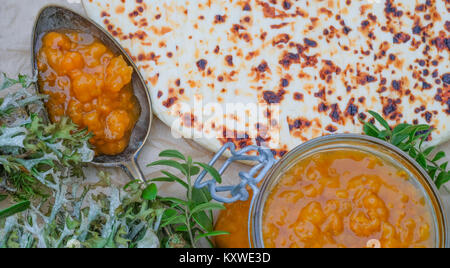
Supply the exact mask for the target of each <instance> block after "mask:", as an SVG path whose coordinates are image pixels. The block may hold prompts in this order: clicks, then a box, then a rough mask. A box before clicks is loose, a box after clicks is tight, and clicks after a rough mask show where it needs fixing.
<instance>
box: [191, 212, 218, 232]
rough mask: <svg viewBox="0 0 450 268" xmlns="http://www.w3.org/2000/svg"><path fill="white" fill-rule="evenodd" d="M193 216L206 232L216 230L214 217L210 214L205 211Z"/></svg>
mask: <svg viewBox="0 0 450 268" xmlns="http://www.w3.org/2000/svg"><path fill="white" fill-rule="evenodd" d="M192 218H193V219H194V221H195V222H196V223H197V224H198V226H199V227H201V228H202V229H203V230H204V231H205V232H211V231H213V230H214V225H213V218H212V217H210V216H208V214H206V213H205V212H204V211H200V212H197V213H195V214H193V215H192Z"/></svg>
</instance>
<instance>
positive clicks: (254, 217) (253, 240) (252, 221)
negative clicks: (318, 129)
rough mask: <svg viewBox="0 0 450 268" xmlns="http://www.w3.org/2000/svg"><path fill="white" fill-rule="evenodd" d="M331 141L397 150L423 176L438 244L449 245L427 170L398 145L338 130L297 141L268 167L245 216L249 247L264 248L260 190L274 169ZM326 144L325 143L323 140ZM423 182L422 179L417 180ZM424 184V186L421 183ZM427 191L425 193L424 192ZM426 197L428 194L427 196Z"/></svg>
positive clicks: (264, 189) (441, 206) (439, 202)
mask: <svg viewBox="0 0 450 268" xmlns="http://www.w3.org/2000/svg"><path fill="white" fill-rule="evenodd" d="M333 141H340V142H342V143H344V142H345V141H356V142H358V141H359V142H368V143H370V144H373V145H375V146H379V147H384V148H386V149H388V150H389V151H391V152H393V153H394V154H397V156H399V157H401V158H403V159H404V160H406V161H407V162H408V163H409V164H411V165H412V168H415V169H416V170H417V172H418V173H419V174H420V175H421V176H422V177H423V178H424V183H426V184H427V185H426V186H428V187H429V188H430V190H431V193H432V195H433V197H434V199H435V201H436V202H435V203H436V206H435V209H434V210H436V211H435V213H438V214H439V216H440V217H439V218H440V219H442V229H443V234H442V237H441V239H442V240H443V241H442V243H441V244H442V246H443V247H445V248H449V247H450V241H449V230H448V223H447V213H446V210H445V205H444V202H443V201H442V198H441V196H440V194H439V190H438V189H437V187H436V185H435V183H434V182H433V180H432V179H431V178H430V176H429V175H428V173H427V172H426V171H425V170H424V169H423V168H422V166H420V165H419V163H417V161H416V160H414V159H413V158H412V157H411V156H409V154H407V153H405V152H404V151H402V150H401V149H400V148H398V147H396V146H395V145H393V144H391V143H388V142H386V141H384V140H381V139H378V138H375V137H371V136H367V135H363V134H350V133H342V134H332V135H326V136H321V137H317V138H315V139H312V140H309V141H307V142H305V143H302V144H301V145H299V146H297V147H295V148H294V149H292V150H290V151H289V152H288V153H287V154H286V155H285V156H283V158H282V159H281V160H280V161H278V162H277V163H276V164H275V165H274V166H273V167H272V168H271V169H270V171H269V172H268V173H267V174H266V175H265V176H264V179H263V184H262V185H261V187H260V191H259V192H258V193H257V196H256V198H255V201H254V204H252V205H251V207H250V211H249V218H248V225H249V226H248V227H249V230H250V233H249V240H250V241H249V244H250V245H251V246H252V247H256V248H264V239H263V235H262V215H263V210H264V205H265V199H264V198H263V196H264V193H265V192H267V191H269V190H270V189H269V184H270V183H271V179H273V178H276V177H277V176H275V175H276V174H277V173H276V172H277V171H278V170H279V169H280V168H281V167H282V165H283V163H284V162H285V161H286V160H288V159H291V158H292V157H298V156H300V155H301V154H299V152H301V151H303V150H306V151H307V150H308V149H311V148H314V147H315V145H320V144H323V143H327V142H333ZM324 145H325V146H326V144H324ZM421 184H423V183H421ZM423 187H425V186H423ZM426 194H427V195H429V194H428V193H426ZM429 198H430V197H429Z"/></svg>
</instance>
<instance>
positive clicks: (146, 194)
mask: <svg viewBox="0 0 450 268" xmlns="http://www.w3.org/2000/svg"><path fill="white" fill-rule="evenodd" d="M157 195H158V187H156V184H154V183H152V184H150V185H149V186H147V188H145V189H144V191H143V192H142V198H143V199H144V200H148V201H154V200H155V199H156V196H157Z"/></svg>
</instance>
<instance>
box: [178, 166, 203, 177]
mask: <svg viewBox="0 0 450 268" xmlns="http://www.w3.org/2000/svg"><path fill="white" fill-rule="evenodd" d="M182 165H183V167H184V168H185V169H186V170H189V171H190V172H189V174H190V175H191V176H195V175H197V174H198V173H200V168H199V167H197V166H192V165H191V168H189V165H188V164H182Z"/></svg>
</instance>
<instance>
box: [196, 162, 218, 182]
mask: <svg viewBox="0 0 450 268" xmlns="http://www.w3.org/2000/svg"><path fill="white" fill-rule="evenodd" d="M195 164H196V165H199V166H201V167H202V168H204V169H205V170H206V171H207V172H208V173H209V174H210V175H211V176H212V177H213V178H214V179H215V180H216V181H217V182H218V183H222V177H221V176H220V174H219V172H218V171H217V170H216V169H215V168H214V167H212V166H210V165H208V164H205V163H200V162H195Z"/></svg>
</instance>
